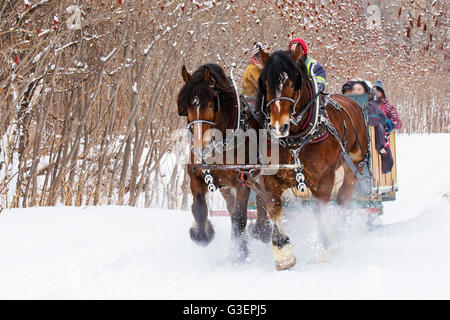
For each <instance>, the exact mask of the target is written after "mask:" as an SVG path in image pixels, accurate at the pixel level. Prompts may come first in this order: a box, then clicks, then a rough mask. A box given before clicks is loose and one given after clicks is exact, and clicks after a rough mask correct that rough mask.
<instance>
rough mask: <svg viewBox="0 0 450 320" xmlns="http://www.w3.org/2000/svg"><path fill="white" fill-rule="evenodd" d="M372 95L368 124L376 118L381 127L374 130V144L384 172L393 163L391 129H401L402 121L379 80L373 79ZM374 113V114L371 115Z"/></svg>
mask: <svg viewBox="0 0 450 320" xmlns="http://www.w3.org/2000/svg"><path fill="white" fill-rule="evenodd" d="M372 95H373V97H372V99H371V101H373V102H372V103H369V108H370V106H371V105H372V106H373V107H372V110H370V109H369V125H370V121H371V119H372V121H373V119H374V118H376V119H378V120H379V122H380V125H378V127H380V126H381V127H382V128H381V127H380V128H379V129H378V130H377V129H376V130H375V144H376V149H377V151H378V152H379V153H380V154H381V155H382V158H381V160H382V161H381V165H382V173H383V174H386V173H390V172H391V170H392V167H393V165H394V160H393V158H392V153H391V148H390V145H389V137H390V134H391V131H392V130H395V129H401V127H402V123H401V120H400V118H399V116H398V112H397V109H396V108H395V107H394V106H393V105H391V104H390V103H389V101H388V99H387V98H386V94H385V90H384V86H383V83H382V81H381V80H377V81H375V83H374V85H373V94H372ZM375 106H376V107H375ZM375 108H376V109H375ZM374 113H375V114H376V116H374V115H373V114H374ZM383 116H384V117H383ZM376 128H377V127H376ZM382 129H384V130H382Z"/></svg>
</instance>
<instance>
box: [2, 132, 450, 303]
mask: <svg viewBox="0 0 450 320" xmlns="http://www.w3.org/2000/svg"><path fill="white" fill-rule="evenodd" d="M449 139H450V135H449V134H439V135H411V136H408V135H400V136H399V138H398V140H397V145H398V149H397V155H398V178H399V188H400V189H399V192H398V200H397V201H395V202H393V203H385V214H384V216H383V220H384V225H383V226H382V227H381V228H379V229H377V230H375V231H371V232H369V231H367V230H366V228H365V227H364V223H363V222H362V218H361V217H353V218H350V219H347V220H345V219H344V222H345V223H342V219H336V218H334V219H333V216H335V217H336V216H339V214H340V212H339V211H337V210H332V209H329V210H328V211H329V212H328V211H327V213H326V216H327V218H328V222H330V224H333V223H334V226H335V229H334V235H333V239H334V241H335V242H334V249H333V252H332V255H331V259H330V262H328V263H326V264H310V263H309V259H308V258H309V257H310V255H311V254H312V253H313V251H314V236H313V235H314V233H315V230H314V223H313V219H312V214H311V212H310V211H309V210H306V209H305V210H299V209H298V208H297V209H290V210H288V212H287V214H286V216H287V217H286V220H287V222H286V229H287V232H288V234H289V236H290V237H291V240H292V242H293V244H294V248H295V249H294V250H295V253H296V256H297V265H296V267H295V268H294V269H293V270H291V271H283V272H277V271H275V269H274V266H273V260H272V252H271V247H270V245H269V244H263V243H261V242H257V241H256V240H250V243H249V247H250V252H251V255H250V258H249V261H248V262H246V263H243V264H234V263H233V262H232V259H231V258H230V253H231V249H230V222H229V219H228V218H226V217H213V218H212V222H213V224H214V226H215V230H216V237H215V239H214V240H213V241H212V243H211V244H210V245H209V246H208V247H206V248H205V247H199V246H197V245H195V244H194V243H193V242H192V241H191V240H190V239H189V236H188V228H189V227H190V225H191V223H192V221H193V219H192V216H191V214H190V213H189V212H182V211H170V210H163V209H144V208H130V207H87V208H73V207H53V208H29V209H13V210H5V211H3V212H2V213H1V214H0V257H1V260H0V298H7V299H10V298H44V299H46V298H61V299H67V298H75V299H77V298H94V299H96V298H136V299H141V298H146V299H152V298H153V299H176V298H179V299H182V298H186V299H216V298H217V299H220V298H223V299H227V298H230V299H303V298H306V299H313V298H321V299H329V298H339V299H350V298H359V299H368V298H382V299H393V298H407V299H419V298H437V299H444V298H445V299H449V298H450V273H449V272H448V270H449V267H450V250H449V243H450V233H449V232H448V230H449V229H450V199H449V195H450V179H449V178H450V150H449V148H448V147H447V146H448V142H449ZM430 163H432V165H427V164H430ZM339 221H341V222H339Z"/></svg>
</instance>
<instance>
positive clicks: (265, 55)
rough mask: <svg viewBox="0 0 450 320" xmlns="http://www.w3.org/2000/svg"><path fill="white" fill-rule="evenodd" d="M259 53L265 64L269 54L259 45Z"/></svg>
mask: <svg viewBox="0 0 450 320" xmlns="http://www.w3.org/2000/svg"><path fill="white" fill-rule="evenodd" d="M259 55H260V56H261V60H262V62H263V64H266V62H267V60H269V58H270V55H269V54H268V53H267V52H265V51H264V50H262V49H261V47H260V48H259Z"/></svg>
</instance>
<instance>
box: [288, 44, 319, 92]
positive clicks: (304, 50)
mask: <svg viewBox="0 0 450 320" xmlns="http://www.w3.org/2000/svg"><path fill="white" fill-rule="evenodd" d="M297 46H300V48H301V54H300V57H299V59H298V62H300V61H303V62H304V63H305V65H306V70H307V71H308V75H311V76H312V77H314V78H315V79H316V81H317V86H318V89H319V91H320V92H323V91H325V87H326V84H327V73H326V71H325V68H324V67H322V65H320V64H319V63H318V62H317V61H316V60H314V59H312V58H310V57H308V47H307V45H306V42H305V40H303V39H302V38H296V39H293V40H292V41H291V42H289V46H288V50H290V51H294V50H295V49H296V48H297Z"/></svg>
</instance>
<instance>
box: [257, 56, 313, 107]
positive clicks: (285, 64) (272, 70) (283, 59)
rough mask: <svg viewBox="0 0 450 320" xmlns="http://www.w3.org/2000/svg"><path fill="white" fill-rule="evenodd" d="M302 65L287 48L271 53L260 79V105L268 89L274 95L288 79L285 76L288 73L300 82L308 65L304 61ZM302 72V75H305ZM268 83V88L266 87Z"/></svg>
mask: <svg viewBox="0 0 450 320" xmlns="http://www.w3.org/2000/svg"><path fill="white" fill-rule="evenodd" d="M303 66H304V67H302V66H301V65H300V64H299V63H295V61H294V60H293V59H292V56H291V52H290V51H285V50H278V51H275V52H274V53H272V54H271V55H270V58H269V60H267V61H266V63H265V64H264V69H263V70H262V72H261V75H260V76H259V79H258V95H257V101H258V103H259V104H258V105H259V106H260V105H261V102H262V99H264V96H265V95H266V92H267V90H269V93H270V94H272V95H275V94H276V92H277V91H278V89H279V88H280V85H281V84H282V83H283V82H284V81H285V80H286V79H285V78H284V77H285V75H287V76H288V77H289V79H291V81H293V82H294V83H296V84H299V81H300V82H301V81H302V79H298V76H299V73H303V70H304V71H305V73H304V74H306V66H305V64H304V62H303ZM304 74H302V76H304ZM266 83H267V86H268V88H266Z"/></svg>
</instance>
